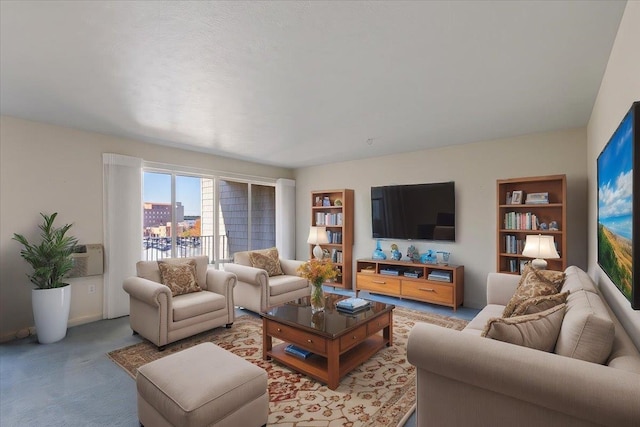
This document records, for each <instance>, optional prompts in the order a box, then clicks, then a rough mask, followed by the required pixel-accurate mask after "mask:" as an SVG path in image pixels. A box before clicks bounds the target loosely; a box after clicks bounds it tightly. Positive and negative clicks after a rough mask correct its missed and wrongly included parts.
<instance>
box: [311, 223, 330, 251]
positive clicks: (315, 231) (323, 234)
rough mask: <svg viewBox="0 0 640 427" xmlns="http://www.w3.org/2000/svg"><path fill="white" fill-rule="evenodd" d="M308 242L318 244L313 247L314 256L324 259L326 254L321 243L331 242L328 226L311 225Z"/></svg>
mask: <svg viewBox="0 0 640 427" xmlns="http://www.w3.org/2000/svg"><path fill="white" fill-rule="evenodd" d="M307 243H309V244H310V245H316V246H315V247H314V248H313V256H314V257H316V259H322V257H323V255H324V254H323V252H322V248H321V247H320V245H322V244H325V243H329V236H328V235H327V227H314V226H311V228H310V229H309V238H308V239H307Z"/></svg>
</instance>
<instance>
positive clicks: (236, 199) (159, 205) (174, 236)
mask: <svg viewBox="0 0 640 427" xmlns="http://www.w3.org/2000/svg"><path fill="white" fill-rule="evenodd" d="M143 184H144V185H143V199H144V200H143V211H144V213H143V218H144V222H143V230H142V238H143V243H144V245H143V248H144V249H143V254H142V259H145V260H156V259H162V258H167V257H187V256H195V255H208V256H209V262H211V263H214V264H216V265H217V266H220V265H221V264H224V263H225V262H231V261H232V260H233V254H234V253H235V252H238V251H244V250H248V249H262V248H268V247H273V246H275V214H276V212H275V186H273V185H266V184H262V183H253V182H246V181H240V180H232V179H222V178H216V177H214V176H202V175H186V174H180V173H177V172H166V171H154V170H152V169H151V168H148V169H145V172H144V176H143Z"/></svg>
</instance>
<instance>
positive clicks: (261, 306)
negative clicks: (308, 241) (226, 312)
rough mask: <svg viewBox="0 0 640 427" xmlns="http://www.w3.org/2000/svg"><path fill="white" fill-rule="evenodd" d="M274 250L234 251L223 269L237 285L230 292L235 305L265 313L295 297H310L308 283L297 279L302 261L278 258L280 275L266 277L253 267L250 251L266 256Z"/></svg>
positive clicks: (259, 269)
mask: <svg viewBox="0 0 640 427" xmlns="http://www.w3.org/2000/svg"><path fill="white" fill-rule="evenodd" d="M269 251H273V249H266V250H261V251H244V252H236V253H235V254H234V256H233V264H225V266H224V270H225V271H227V272H230V273H234V274H235V275H236V276H237V278H238V282H237V284H236V287H235V288H234V290H233V299H234V302H235V304H236V305H237V306H240V307H244V308H246V309H247V310H251V311H253V312H255V313H264V312H265V311H267V310H268V309H269V308H271V307H274V306H276V305H280V304H284V303H285V302H289V301H293V300H296V299H298V298H302V297H306V296H309V294H310V293H311V288H310V286H311V285H310V284H309V281H308V280H307V279H304V278H302V277H300V276H298V273H297V271H296V270H297V269H298V267H299V266H300V265H301V264H303V261H296V260H288V259H282V258H279V257H277V252H276V258H277V259H278V260H279V262H280V267H281V270H282V273H284V274H280V275H273V276H269V273H267V270H265V269H263V268H257V267H253V266H252V262H251V259H250V254H251V252H254V253H260V254H265V253H268V252H269Z"/></svg>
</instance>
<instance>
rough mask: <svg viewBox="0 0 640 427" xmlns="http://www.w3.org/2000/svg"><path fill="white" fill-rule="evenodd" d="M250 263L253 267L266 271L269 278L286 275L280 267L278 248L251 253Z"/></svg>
mask: <svg viewBox="0 0 640 427" xmlns="http://www.w3.org/2000/svg"><path fill="white" fill-rule="evenodd" d="M249 261H250V262H251V266H252V267H255V268H261V269H263V270H265V271H266V272H267V274H268V275H269V276H281V275H283V274H284V273H283V272H282V267H281V266H280V255H279V254H278V249H276V248H269V249H265V250H262V251H253V252H249Z"/></svg>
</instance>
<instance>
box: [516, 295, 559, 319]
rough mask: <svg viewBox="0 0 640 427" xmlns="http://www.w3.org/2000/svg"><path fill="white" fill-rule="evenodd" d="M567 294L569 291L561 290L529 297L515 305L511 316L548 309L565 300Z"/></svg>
mask: <svg viewBox="0 0 640 427" xmlns="http://www.w3.org/2000/svg"><path fill="white" fill-rule="evenodd" d="M567 296H569V292H562V293H561V294H552V295H541V296H537V297H533V298H529V299H527V300H524V301H523V302H521V303H520V304H519V305H518V306H516V308H515V309H514V310H513V314H512V315H511V316H522V315H525V314H533V313H540V312H541V311H545V310H548V309H550V308H551V307H555V306H556V305H560V304H563V303H565V302H567Z"/></svg>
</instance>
